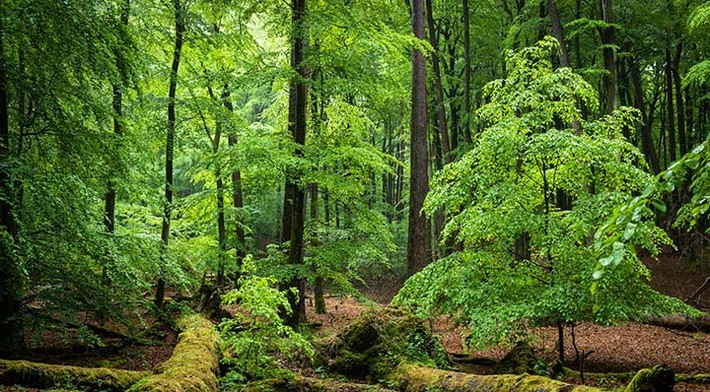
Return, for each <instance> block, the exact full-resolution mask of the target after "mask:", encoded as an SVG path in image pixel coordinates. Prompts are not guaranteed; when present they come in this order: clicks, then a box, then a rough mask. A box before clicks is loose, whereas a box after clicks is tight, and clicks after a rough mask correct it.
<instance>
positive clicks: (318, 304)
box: [310, 184, 327, 314]
mask: <svg viewBox="0 0 710 392" xmlns="http://www.w3.org/2000/svg"><path fill="white" fill-rule="evenodd" d="M310 219H311V222H316V221H317V220H318V184H313V185H311V214H310ZM313 243H314V244H315V246H319V245H320V243H319V242H318V237H317V236H316V235H314V240H313ZM315 273H316V279H315V282H314V284H313V300H314V301H315V312H316V314H325V313H327V310H326V308H325V295H324V292H323V291H324V290H323V288H324V286H325V282H324V279H323V275H322V274H321V273H320V272H318V271H315Z"/></svg>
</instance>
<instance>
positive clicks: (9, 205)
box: [0, 19, 25, 358]
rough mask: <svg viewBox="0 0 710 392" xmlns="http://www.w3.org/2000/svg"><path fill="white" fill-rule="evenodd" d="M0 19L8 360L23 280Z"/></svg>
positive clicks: (19, 325)
mask: <svg viewBox="0 0 710 392" xmlns="http://www.w3.org/2000/svg"><path fill="white" fill-rule="evenodd" d="M1 23H2V20H1V19H0V232H2V231H5V232H6V233H7V235H3V236H0V356H3V357H6V358H7V357H12V356H16V355H18V354H19V353H20V352H21V351H24V348H25V347H24V324H23V322H22V318H21V317H19V313H20V310H21V308H22V298H23V297H24V284H23V282H24V278H23V274H22V271H21V267H20V265H19V261H18V260H17V258H16V257H15V255H14V253H15V252H14V249H13V248H14V242H15V239H16V237H17V222H15V213H14V206H13V200H14V193H15V190H14V189H13V188H14V187H13V185H12V184H13V183H14V181H13V179H12V177H13V176H12V174H11V173H10V172H9V169H10V168H11V167H12V165H11V164H10V161H11V159H12V157H11V153H10V123H9V111H8V108H9V97H8V87H9V86H8V79H7V69H6V64H5V51H4V46H3V35H4V30H3V29H2V25H1Z"/></svg>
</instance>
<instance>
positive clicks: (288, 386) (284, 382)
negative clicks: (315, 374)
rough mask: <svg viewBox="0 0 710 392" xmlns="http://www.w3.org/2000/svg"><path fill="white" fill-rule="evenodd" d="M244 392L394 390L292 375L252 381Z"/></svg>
mask: <svg viewBox="0 0 710 392" xmlns="http://www.w3.org/2000/svg"><path fill="white" fill-rule="evenodd" d="M241 391H242V392H261V391H274V392H307V391H317V392H394V391H393V390H391V389H387V388H384V387H381V386H379V385H371V384H356V383H352V382H340V381H336V380H328V379H319V378H312V377H302V376H295V375H294V376H292V377H284V378H275V379H269V380H263V381H255V382H250V383H248V384H246V385H245V386H244V388H242V389H241Z"/></svg>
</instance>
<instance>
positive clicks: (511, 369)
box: [494, 340, 538, 374]
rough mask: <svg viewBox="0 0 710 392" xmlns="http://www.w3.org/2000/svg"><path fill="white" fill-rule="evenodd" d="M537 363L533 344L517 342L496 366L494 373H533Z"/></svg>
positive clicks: (522, 341) (523, 341)
mask: <svg viewBox="0 0 710 392" xmlns="http://www.w3.org/2000/svg"><path fill="white" fill-rule="evenodd" d="M537 362H538V359H537V357H536V356H535V349H534V348H533V346H532V344H530V342H528V341H525V340H521V341H519V342H517V343H516V344H515V346H514V347H513V349H512V350H510V352H508V354H506V355H505V357H503V359H502V360H501V361H500V363H499V364H498V365H497V366H495V368H494V372H495V373H500V374H502V373H507V374H523V373H533V372H534V370H535V364H536V363H537Z"/></svg>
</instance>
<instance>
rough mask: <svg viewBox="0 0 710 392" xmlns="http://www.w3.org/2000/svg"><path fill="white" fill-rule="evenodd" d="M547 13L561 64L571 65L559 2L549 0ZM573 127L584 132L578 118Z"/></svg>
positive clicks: (576, 132) (563, 65)
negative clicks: (558, 7)
mask: <svg viewBox="0 0 710 392" xmlns="http://www.w3.org/2000/svg"><path fill="white" fill-rule="evenodd" d="M547 13H548V14H549V15H550V22H551V23H552V32H553V34H554V35H555V39H556V40H557V42H558V43H559V44H560V51H559V55H560V65H561V66H562V67H570V61H569V53H568V52H567V43H566V41H565V30H564V28H563V27H562V21H561V20H560V13H559V11H558V10H557V4H555V1H554V0H547ZM572 128H573V129H574V133H575V134H577V135H579V134H581V133H582V127H581V125H580V124H579V121H577V119H572Z"/></svg>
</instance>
